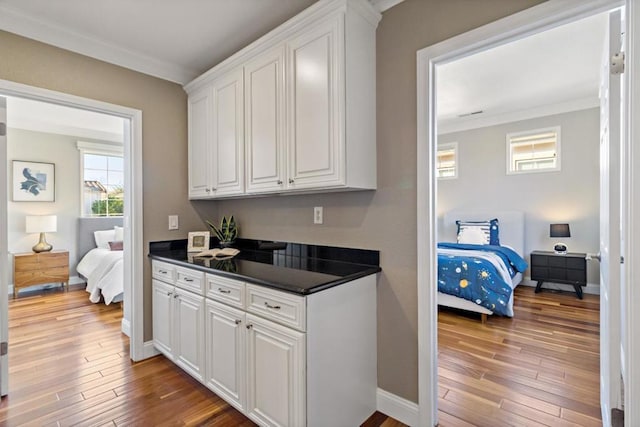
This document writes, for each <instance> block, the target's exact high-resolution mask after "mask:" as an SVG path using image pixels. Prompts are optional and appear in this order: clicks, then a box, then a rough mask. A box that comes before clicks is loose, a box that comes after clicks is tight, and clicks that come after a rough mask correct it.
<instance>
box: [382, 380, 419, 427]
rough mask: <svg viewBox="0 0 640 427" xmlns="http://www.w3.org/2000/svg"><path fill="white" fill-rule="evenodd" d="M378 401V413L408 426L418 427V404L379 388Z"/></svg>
mask: <svg viewBox="0 0 640 427" xmlns="http://www.w3.org/2000/svg"><path fill="white" fill-rule="evenodd" d="M376 399H377V402H376V404H377V407H378V411H380V412H382V413H383V414H385V415H386V416H388V417H391V418H394V419H396V420H398V421H400V422H401V423H404V424H406V425H408V426H417V425H418V420H419V419H420V411H419V409H418V404H417V403H415V402H412V401H410V400H407V399H405V398H403V397H400V396H396V395H395V394H391V393H389V392H388V391H385V390H382V389H381V388H378V391H377V396H376Z"/></svg>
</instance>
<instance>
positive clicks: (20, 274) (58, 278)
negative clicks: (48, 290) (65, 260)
mask: <svg viewBox="0 0 640 427" xmlns="http://www.w3.org/2000/svg"><path fill="white" fill-rule="evenodd" d="M13 280H14V282H16V283H18V284H19V286H31V285H38V284H41V283H47V282H51V283H54V282H67V281H69V268H68V267H53V268H49V269H47V270H46V271H42V270H32V271H16V272H15V275H14V278H13Z"/></svg>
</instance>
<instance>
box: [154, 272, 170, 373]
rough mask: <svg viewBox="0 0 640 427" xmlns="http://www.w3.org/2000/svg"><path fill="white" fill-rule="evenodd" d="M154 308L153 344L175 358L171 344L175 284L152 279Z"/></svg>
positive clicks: (166, 354)
mask: <svg viewBox="0 0 640 427" xmlns="http://www.w3.org/2000/svg"><path fill="white" fill-rule="evenodd" d="M152 290H153V296H152V309H153V345H154V346H155V348H157V349H158V350H160V351H161V352H162V353H164V355H165V356H167V357H168V358H169V359H171V360H173V348H172V346H171V338H172V335H173V334H172V330H171V329H172V325H173V319H172V316H173V310H172V308H173V295H174V290H173V286H171V285H167V284H166V283H163V282H160V281H159V280H155V279H153V280H152Z"/></svg>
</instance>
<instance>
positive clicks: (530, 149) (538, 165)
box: [507, 126, 560, 174]
mask: <svg viewBox="0 0 640 427" xmlns="http://www.w3.org/2000/svg"><path fill="white" fill-rule="evenodd" d="M507 157H508V162H509V163H508V166H507V173H508V174H516V173H530V172H550V171H559V170H560V127H559V126H558V127H553V128H548V129H538V130H532V131H527V132H517V133H509V134H507Z"/></svg>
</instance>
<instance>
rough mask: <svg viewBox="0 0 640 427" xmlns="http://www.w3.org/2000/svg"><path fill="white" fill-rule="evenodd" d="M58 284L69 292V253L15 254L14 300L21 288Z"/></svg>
mask: <svg viewBox="0 0 640 427" xmlns="http://www.w3.org/2000/svg"><path fill="white" fill-rule="evenodd" d="M57 282H60V283H62V287H63V288H64V285H65V284H66V285H67V291H68V290H69V251H65V250H59V251H51V252H41V253H39V254H37V253H35V252H29V253H24V254H13V298H15V297H16V295H18V290H19V289H20V288H25V287H27V286H33V285H42V284H44V283H57Z"/></svg>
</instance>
